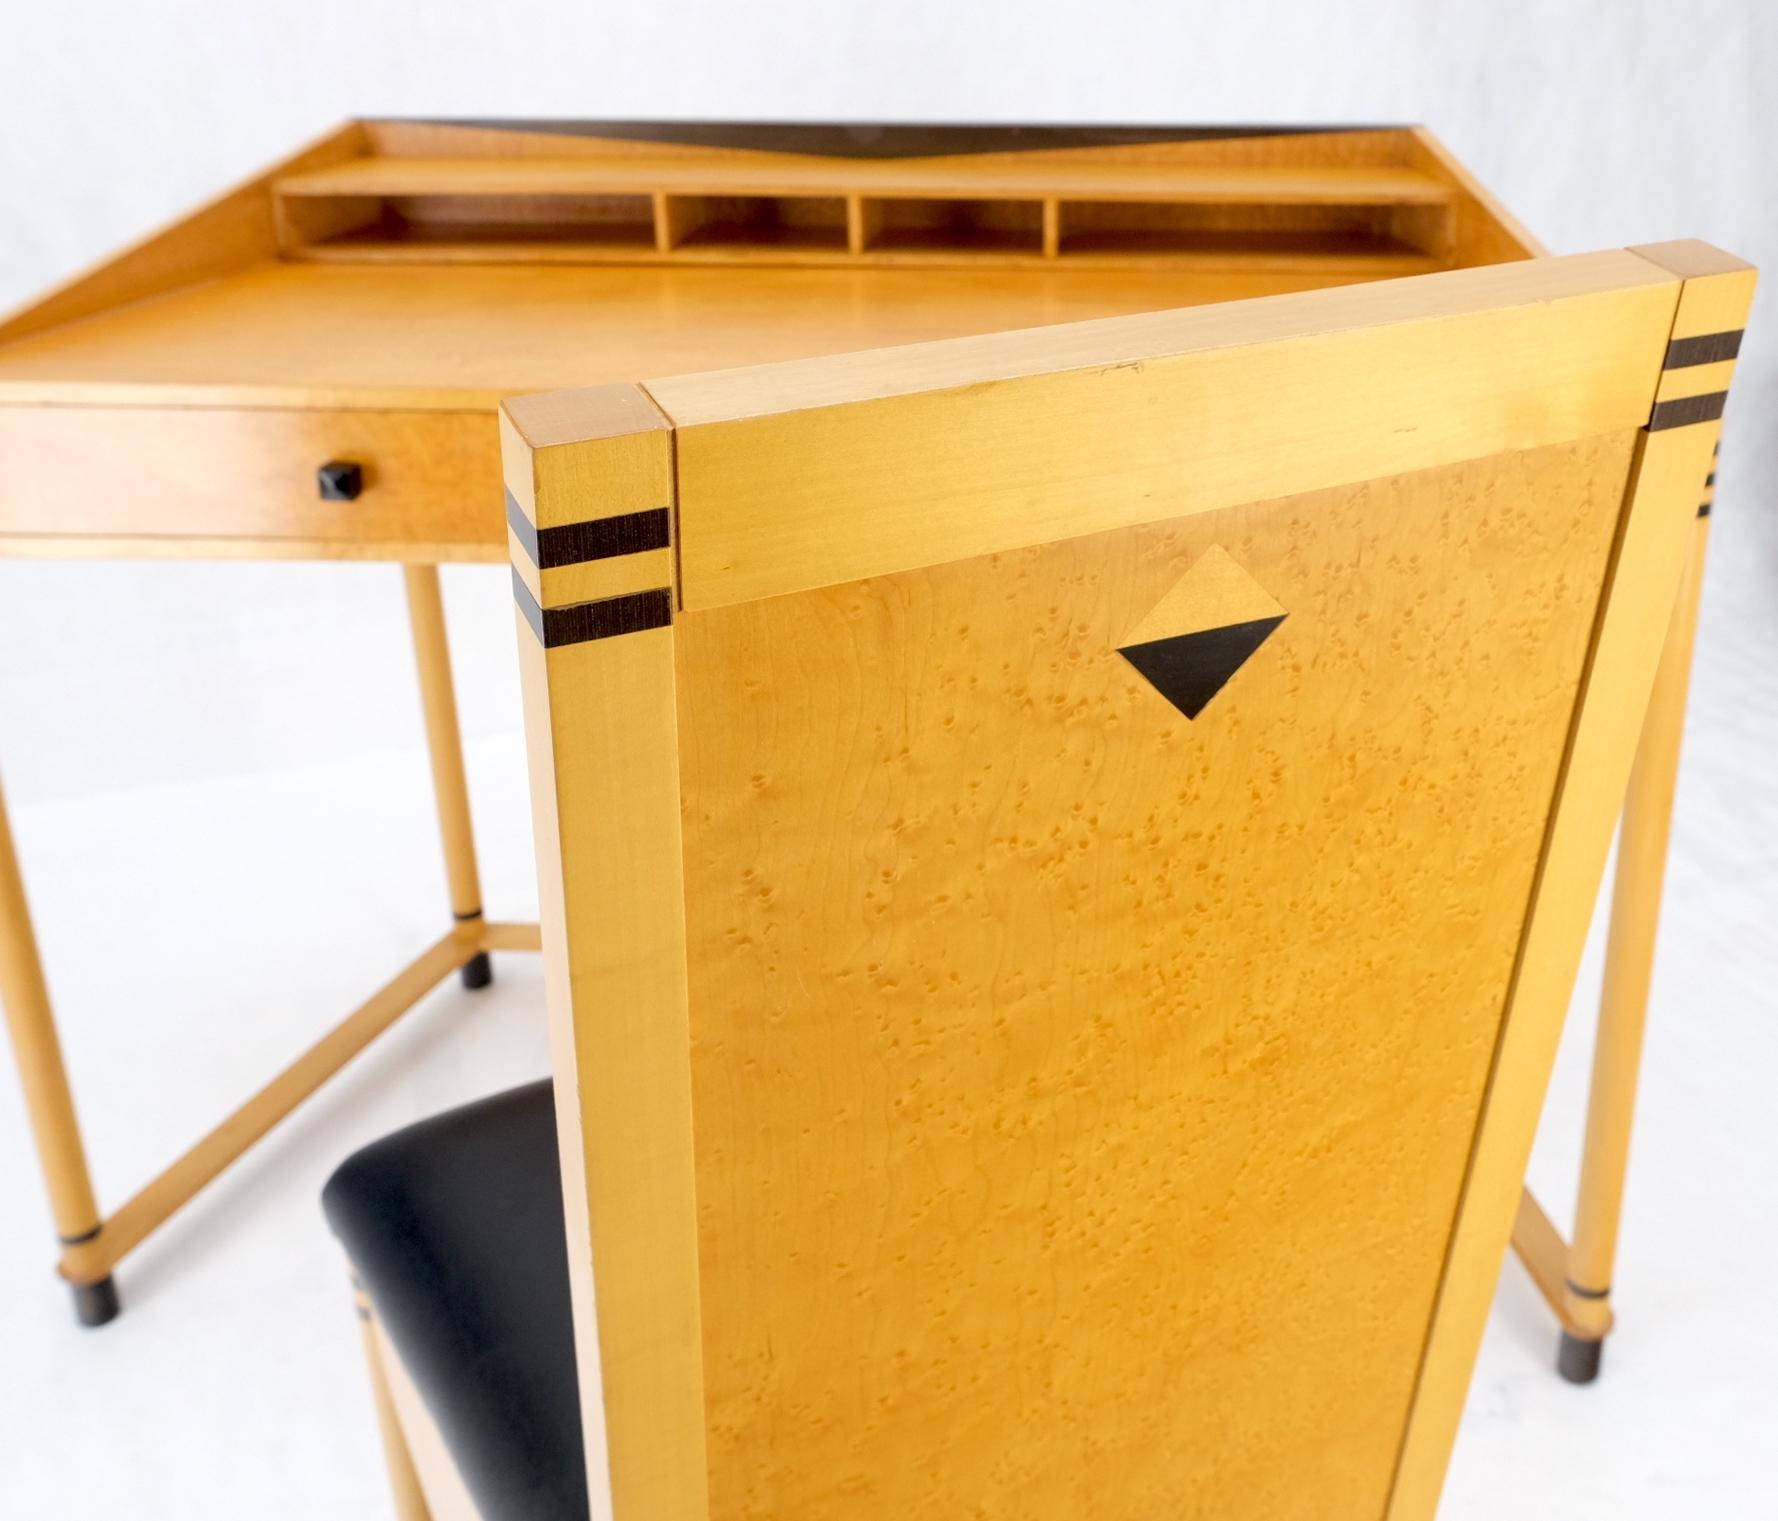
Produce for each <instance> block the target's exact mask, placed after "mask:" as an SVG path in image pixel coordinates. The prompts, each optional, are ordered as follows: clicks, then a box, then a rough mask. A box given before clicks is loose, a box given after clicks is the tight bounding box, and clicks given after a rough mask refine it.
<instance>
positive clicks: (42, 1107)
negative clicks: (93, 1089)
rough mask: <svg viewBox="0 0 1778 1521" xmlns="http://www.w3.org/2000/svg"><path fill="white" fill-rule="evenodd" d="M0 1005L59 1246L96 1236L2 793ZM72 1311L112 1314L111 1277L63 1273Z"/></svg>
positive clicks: (99, 1321)
mask: <svg viewBox="0 0 1778 1521" xmlns="http://www.w3.org/2000/svg"><path fill="white" fill-rule="evenodd" d="M0 1005H3V1006H4V1009H5V1014H6V1028H7V1032H8V1034H9V1035H10V1036H11V1038H12V1050H13V1055H14V1056H15V1057H16V1058H17V1061H18V1069H19V1084H20V1086H21V1087H22V1088H23V1089H24V1094H25V1112H26V1114H27V1115H28V1116H29V1118H30V1122H31V1134H32V1137H33V1139H34V1140H35V1141H36V1143H37V1157H38V1161H39V1163H40V1164H41V1166H42V1169H43V1182H44V1187H45V1189H46V1191H47V1192H48V1194H49V1207H50V1214H51V1215H52V1217H53V1218H54V1220H55V1227H56V1234H57V1235H59V1236H60V1237H61V1240H62V1245H63V1247H64V1248H72V1247H81V1246H85V1245H87V1244H88V1243H90V1242H92V1241H95V1240H97V1239H98V1236H99V1232H100V1229H101V1226H100V1219H99V1206H98V1202H97V1200H96V1199H95V1198H94V1196H93V1183H92V1176H91V1174H90V1173H89V1172H88V1170H87V1165H86V1148H85V1147H84V1146H83V1145H82V1143H81V1139H80V1123H79V1121H78V1120H77V1119H76V1117H75V1113H74V1095H73V1093H72V1092H71V1091H70V1089H69V1087H68V1070H67V1067H66V1066H65V1064H64V1063H63V1061H62V1045H61V1040H60V1039H59V1037H58V1036H57V1034H56V1021H55V1013H54V1011H53V1010H52V1008H51V1007H50V1002H49V988H48V985H47V984H46V983H45V982H44V978H43V961H42V958H41V957H40V956H39V955H38V951H37V937H36V935H35V933H34V932H33V931H32V928H31V911H30V906H29V905H28V904H27V903H26V901H25V883H24V878H23V876H22V875H21V874H20V872H19V863H18V854H17V852H16V851H15V850H14V848H13V843H12V828H11V825H10V824H9V823H8V822H7V817H6V801H5V798H4V797H0ZM70 1287H71V1288H72V1289H73V1292H74V1313H75V1316H76V1318H77V1319H78V1320H79V1321H80V1323H81V1324H82V1325H83V1326H102V1325H104V1324H105V1323H106V1322H107V1321H109V1320H115V1319H116V1318H117V1314H118V1311H119V1309H120V1305H119V1303H118V1297H117V1285H116V1283H115V1282H113V1280H112V1279H111V1277H110V1276H109V1275H106V1276H105V1277H103V1278H99V1279H96V1280H93V1281H88V1282H74V1281H72V1280H70Z"/></svg>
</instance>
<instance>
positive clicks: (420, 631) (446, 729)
mask: <svg viewBox="0 0 1778 1521" xmlns="http://www.w3.org/2000/svg"><path fill="white" fill-rule="evenodd" d="M401 570H402V575H403V577H404V578H405V580H406V582H407V608H408V620H409V622H410V623H411V624H412V625H413V633H414V659H415V662H416V664H417V665H418V667H419V673H420V705H421V707H422V709H423V710H424V712H425V715H426V745H427V748H428V750H429V751H430V752H431V756H432V786H433V790H434V792H435V793H436V794H437V797H438V828H439V834H440V835H441V836H442V838H443V840H444V856H445V875H446V878H447V879H448V881H449V883H450V892H451V912H452V914H453V915H455V917H456V919H457V922H458V923H459V924H472V923H479V922H480V920H481V917H482V889H481V881H480V878H479V876H478V874H477V871H476V865H475V833H474V829H473V827H472V825H471V823H470V818H469V785H468V781H467V780H466V778H465V776H464V771H463V736H462V733H461V731H460V729H459V727H458V724H457V696H456V692H455V690H454V688H453V686H452V683H451V650H450V644H449V642H448V640H447V638H446V635H445V620H444V601H443V598H442V597H441V596H440V594H439V587H438V567H437V566H436V565H404V566H402V568H401ZM462 978H463V986H464V987H466V988H485V987H486V986H487V985H488V984H489V983H490V982H492V981H493V980H494V969H493V965H492V964H491V963H490V962H489V960H488V953H487V952H486V951H480V952H478V953H477V954H476V955H475V956H473V957H472V958H471V959H470V960H469V961H468V962H466V963H465V964H464V967H463V971H462Z"/></svg>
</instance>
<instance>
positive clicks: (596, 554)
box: [506, 491, 670, 570]
mask: <svg viewBox="0 0 1778 1521" xmlns="http://www.w3.org/2000/svg"><path fill="white" fill-rule="evenodd" d="M506 521H507V522H508V523H509V524H510V525H511V527H512V531H513V534H514V536H515V537H516V538H517V539H518V541H519V543H520V544H522V545H523V546H524V549H525V553H526V554H528V555H529V556H530V557H531V563H532V564H533V565H535V566H536V567H537V568H538V569H539V570H555V569H557V568H558V567H559V566H563V565H584V564H586V563H587V562H588V561H590V560H610V559H613V558H615V557H616V556H618V555H634V554H641V553H642V552H643V551H644V550H649V549H665V548H666V547H667V545H668V543H669V539H668V533H669V527H670V525H669V514H668V512H667V509H666V508H665V507H648V508H645V509H644V510H643V511H641V512H620V513H619V514H618V515H617V516H616V517H610V518H598V519H595V520H594V521H593V522H591V523H564V524H562V525H561V526H559V527H556V528H538V527H537V526H536V525H535V524H534V523H532V521H531V520H530V518H528V517H526V516H525V509H524V508H523V507H521V506H519V502H518V498H517V497H515V496H514V495H513V494H512V493H511V492H510V491H509V492H507V493H506Z"/></svg>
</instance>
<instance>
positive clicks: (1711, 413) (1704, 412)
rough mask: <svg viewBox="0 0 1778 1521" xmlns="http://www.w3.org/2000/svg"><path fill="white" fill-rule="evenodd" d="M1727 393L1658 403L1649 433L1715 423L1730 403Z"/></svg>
mask: <svg viewBox="0 0 1778 1521" xmlns="http://www.w3.org/2000/svg"><path fill="white" fill-rule="evenodd" d="M1728 399H1729V393H1728V392H1727V391H1712V392H1710V394H1709V395H1707V396H1681V397H1678V398H1676V399H1675V400H1673V401H1657V402H1656V403H1655V409H1654V411H1653V412H1652V413H1651V414H1650V415H1649V419H1648V431H1649V432H1650V433H1659V432H1660V431H1661V429H1663V428H1685V427H1689V426H1690V425H1691V424H1693V423H1701V422H1715V421H1716V419H1717V418H1719V417H1721V416H1722V409H1723V405H1724V404H1725V403H1726V402H1727V401H1728Z"/></svg>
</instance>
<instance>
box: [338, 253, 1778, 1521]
mask: <svg viewBox="0 0 1778 1521" xmlns="http://www.w3.org/2000/svg"><path fill="white" fill-rule="evenodd" d="M1751 285H1752V275H1751V271H1750V270H1749V269H1748V268H1747V266H1745V265H1743V264H1741V263H1740V262H1739V261H1737V260H1734V259H1732V258H1730V257H1728V256H1726V255H1723V254H1720V253H1718V252H1717V251H1716V250H1714V249H1711V248H1708V247H1707V246H1705V245H1702V244H1695V243H1682V244H1663V245H1658V246H1654V247H1649V248H1643V249H1639V250H1630V251H1615V252H1608V253H1601V254H1593V255H1585V256H1580V257H1576V258H1564V259H1551V260H1544V261H1538V262H1535V263H1525V264H1516V265H1506V266H1501V267H1498V268H1485V269H1477V270H1468V271H1460V272H1455V273H1449V274H1438V275H1430V276H1425V277H1421V278H1415V279H1408V280H1398V281H1392V282H1387V283H1384V284H1377V285H1371V286H1366V287H1362V288H1351V289H1337V290H1324V291H1318V292H1312V293H1306V294H1302V295H1287V296H1278V297H1273V298H1268V299H1265V300H1260V301H1251V302H1239V303H1232V304H1229V305H1225V306H1221V307H1215V308H1207V309H1193V310H1188V311H1182V312H1159V313H1153V314H1148V315H1144V316H1139V317H1130V318H1116V319H1111V320H1108V321H1101V322H1090V323H1083V324H1078V325H1074V326H1067V327H1055V328H1047V329H1040V330H1034V331H1029V332H1019V333H1007V334H999V335H994V336H989V337H982V338H972V339H965V340H960V341H953V342H945V343H937V344H923V345H915V346H912V347H908V348H904V349H895V350H886V351H880V352H876V353H871V354H862V355H849V356H842V357H839V358H831V359H822V360H814V361H808V362H799V363H792V364H780V365H770V366H764V367H759V368H754V369H746V370H733V371H727V372H722V373H717V374H710V375H702V376H690V377H681V378H677V379H671V380H665V381H652V382H649V383H648V384H647V385H646V386H609V387H601V388H597V389H594V390H590V391H581V392H570V393H556V394H550V395H543V396H534V397H528V398H524V399H521V400H516V401H512V402H509V403H508V405H507V407H506V409H505V416H504V418H503V422H502V427H503V433H504V452H505V462H506V476H507V485H508V490H509V493H510V501H509V511H510V513H511V521H512V524H513V529H514V534H513V558H514V595H515V599H516V601H517V603H518V607H519V619H518V624H519V642H520V653H521V669H522V675H523V681H524V689H525V703H526V718H527V728H528V741H529V747H530V755H531V772H532V786H533V799H534V808H535V817H536V835H537V850H538V864H539V872H540V877H541V882H542V904H543V939H544V949H545V956H546V966H547V979H548V989H549V1004H550V1020H551V1028H552V1034H553V1043H554V1083H553V1087H551V1086H549V1085H537V1086H534V1087H532V1088H530V1089H527V1090H521V1091H520V1092H518V1093H515V1094H512V1095H507V1096H505V1097H501V1098H496V1099H493V1100H490V1101H488V1102H487V1103H485V1104H482V1105H477V1106H472V1107H471V1108H470V1109H468V1110H463V1111H458V1112H457V1113H456V1114H454V1115H451V1116H446V1117H444V1118H442V1119H439V1120H435V1121H431V1122H428V1123H427V1124H426V1125H424V1126H420V1127H416V1128H415V1129H414V1130H411V1131H407V1132H403V1133H402V1134H401V1135H400V1136H397V1137H394V1138H391V1139H390V1140H388V1141H385V1142H383V1143H380V1144H379V1145H378V1146H376V1147H373V1148H370V1149H369V1150H368V1151H367V1152H364V1153H361V1154H360V1155H359V1156H358V1157H357V1158H355V1159H354V1160H353V1161H352V1162H350V1163H348V1164H347V1167H346V1168H345V1169H344V1170H343V1171H342V1173H341V1174H340V1176H339V1177H337V1178H336V1179H335V1181H334V1182H333V1183H332V1184H330V1185H329V1210H330V1214H331V1216H332V1218H333V1220H334V1222H335V1225H336V1228H337V1229H338V1231H339V1233H340V1234H341V1236H342V1237H343V1239H344V1241H345V1244H346V1246H347V1249H348V1254H349V1255H350V1256H351V1257H352V1258H353V1260H354V1262H355V1264H356V1266H357V1268H358V1270H359V1271H360V1273H361V1275H362V1281H363V1284H364V1288H365V1290H366V1297H367V1301H368V1310H369V1312H370V1313H371V1314H372V1315H373V1316H374V1317H375V1325H374V1328H373V1330H372V1333H371V1345H372V1353H373V1365H374V1367H375V1368H376V1369H377V1370H379V1376H380V1377H382V1378H384V1379H385V1381H386V1382H387V1384H388V1386H389V1389H390V1391H391V1392H390V1393H389V1395H388V1398H387V1399H386V1400H385V1401H384V1402H383V1407H384V1409H385V1410H386V1412H388V1418H387V1419H386V1421H385V1433H386V1435H388V1436H389V1438H390V1442H391V1465H392V1470H393V1471H394V1473H395V1474H396V1476H397V1483H398V1489H399V1492H400V1493H401V1494H402V1495H403V1496H404V1499H403V1505H404V1506H405V1507H406V1509H405V1511H404V1514H406V1515H409V1516H418V1515H425V1514H428V1513H429V1512H430V1513H431V1514H433V1515H435V1516H442V1515H451V1514H458V1513H461V1514H472V1515H480V1516H482V1517H484V1518H486V1521H496V1518H506V1517H512V1516H523V1517H531V1516H540V1515H569V1514H579V1513H580V1509H579V1508H580V1507H581V1506H584V1505H586V1504H587V1503H588V1501H587V1497H588V1496H590V1497H591V1499H590V1511H591V1514H593V1515H597V1516H614V1517H615V1518H617V1521H740V1518H755V1517H759V1518H766V1517H770V1518H774V1521H804V1518H809V1521H813V1518H827V1517H836V1518H837V1517H844V1518H846V1521H890V1518H895V1521H905V1518H915V1517H946V1518H948V1517H961V1516H975V1517H992V1518H1014V1517H1017V1518H1049V1517H1081V1516H1091V1517H1093V1518H1095V1521H1119V1518H1136V1517H1151V1516H1155V1515H1178V1516H1205V1517H1211V1516H1214V1517H1218V1518H1235V1521H1261V1518H1264V1521H1277V1518H1287V1517H1317V1518H1339V1521H1344V1518H1348V1517H1354V1518H1357V1517H1362V1518H1387V1521H1424V1518H1426V1517H1429V1516H1431V1515H1432V1514H1433V1513H1434V1511H1435V1509H1436V1507H1437V1503H1438V1494H1439V1488H1440V1485H1441V1483H1442V1479H1443V1474H1444V1469H1445V1465H1446V1461H1447V1458H1448V1455H1449V1452H1450V1449H1451V1444H1452V1441H1453V1439H1454V1435H1455V1432H1456V1427H1457V1422H1458V1418H1459V1415H1460V1413H1461V1409H1462V1405H1463V1401H1464V1397H1465V1392H1466V1387H1467V1383H1468V1379H1469V1375H1470V1371H1471V1367H1472V1364H1473V1361H1474V1358H1475V1354H1476V1349H1477V1346H1478V1343H1479V1340H1480V1337H1481V1333H1482V1327H1483V1323H1484V1320H1485V1318H1486V1314H1487V1309H1488V1303H1489V1300H1490V1297H1491V1295H1492V1290H1493V1286H1494V1282H1495V1278H1496V1276H1497V1273H1498V1271H1499V1268H1500V1264H1501V1261H1502V1258H1503V1255H1504V1253H1505V1251H1506V1249H1507V1244H1508V1239H1509V1235H1510V1233H1511V1230H1512V1225H1513V1216H1514V1210H1515V1207H1516V1205H1517V1202H1518V1198H1519V1191H1520V1185H1521V1182H1522V1179H1523V1175H1524V1169H1525V1162H1526V1158H1527V1155H1528V1153H1529V1150H1530V1146H1531V1141H1532V1136H1533V1132H1534V1129H1535V1126H1536V1122H1537V1117H1538V1111H1539V1108H1540V1105H1541V1102H1542V1096H1543V1091H1544V1087H1545V1083H1546V1081H1547V1078H1548V1075H1549V1070H1550V1067H1551V1063H1552V1061H1553V1058H1554V1052H1555V1047H1556V1042H1557V1039H1558V1036H1559V1033H1560V1026H1561V1022H1562V1017H1563V1013H1564V1010H1565V1008H1566V1004H1567V1000H1568V995H1569V992H1570V988H1571V984H1572V981H1573V978H1574V973H1575V968H1576V964H1577V962H1578V959H1579V955H1580V951H1581V947H1582V942H1583V940H1584V937H1585V933H1586V928H1587V923H1588V918H1589V913H1590V910H1591V906H1592V903H1593V899H1594V895H1595V893H1596V890H1597V887H1598V882H1599V878H1600V874H1601V871H1602V868H1603V864H1604V860H1605V856H1606V853H1607V849H1608V845H1609V839H1610V834H1611V830H1612V824H1613V821H1614V819H1615V816H1616V813H1617V809H1618V807H1619V805H1620V803H1621V801H1622V799H1623V795H1624V789H1625V783H1626V778H1627V775H1628V772H1629V768H1630V762H1631V757H1632V753H1633V750H1634V746H1635V741H1636V734H1637V728H1638V724H1639V721H1640V718H1641V715H1642V712H1643V710H1644V707H1645V705H1646V703H1647V700H1648V695H1649V691H1650V686H1651V682H1652V681H1653V678H1654V673H1655V669H1656V663H1657V659H1658V656H1659V654H1660V650H1661V645H1662V639H1663V634H1664V631H1665V627H1666V623H1667V618H1668V615H1669V612H1670V610H1671V609H1672V607H1673V605H1674V599H1675V593H1676V589H1677V588H1678V587H1679V586H1680V584H1681V579H1682V573H1683V571H1684V559H1685V553H1686V546H1687V543H1688V533H1689V530H1690V526H1691V522H1692V519H1693V517H1694V515H1695V514H1696V512H1697V510H1698V507H1699V503H1700V501H1701V500H1702V496H1703V492H1704V490H1705V479H1706V476H1707V474H1708V473H1709V468H1710V458H1711V450H1712V447H1713V444H1714V442H1715V437H1716V433H1717V426H1718V425H1717V419H1718V418H1719V417H1720V415H1721V412H1722V403H1723V392H1724V390H1725V388H1726V385H1727V381H1728V374H1729V369H1730V367H1731V364H1732V361H1728V360H1721V359H1717V358H1714V357H1706V358H1700V357H1699V356H1700V355H1710V354H1714V353H1715V352H1716V350H1715V349H1713V348H1712V346H1711V345H1710V344H1708V343H1699V342H1697V341H1695V340H1699V339H1703V338H1708V337H1710V336H1712V335H1715V334H1719V333H1724V332H1727V331H1730V330H1733V329H1737V328H1739V327H1740V326H1741V324H1742V321H1743V319H1744V316H1745V311H1746V307H1747V302H1748V300H1749V297H1750V293H1751ZM552 1116H553V1123H552ZM552 1133H553V1140H554V1143H555V1144H558V1145H559V1163H558V1162H557V1161H556V1153H554V1152H552V1149H551V1148H552ZM558 1184H559V1185H560V1187H559V1192H558V1190H557V1185H558ZM570 1327H572V1329H570ZM576 1387H577V1388H578V1391H579V1396H578V1408H575V1407H576V1399H575V1392H574V1391H575V1389H576ZM583 1415H584V1419H582V1416H583ZM577 1438H578V1439H577ZM577 1473H578V1474H579V1475H580V1476H581V1478H580V1480H579V1482H580V1483H584V1486H585V1488H584V1489H581V1488H580V1487H578V1484H577V1481H576V1474H577ZM551 1507H554V1508H551Z"/></svg>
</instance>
